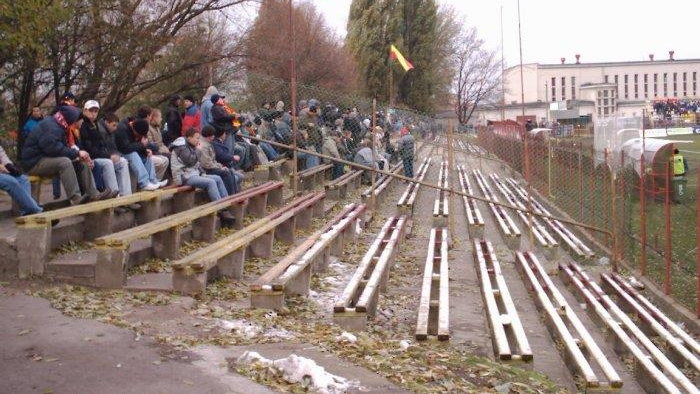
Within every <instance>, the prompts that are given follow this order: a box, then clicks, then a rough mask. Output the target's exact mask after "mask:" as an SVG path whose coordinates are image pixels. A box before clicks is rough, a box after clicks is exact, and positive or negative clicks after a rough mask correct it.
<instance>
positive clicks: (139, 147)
mask: <svg viewBox="0 0 700 394" xmlns="http://www.w3.org/2000/svg"><path fill="white" fill-rule="evenodd" d="M133 120H134V118H125V119H123V120H122V121H121V122H119V125H117V131H116V132H115V135H114V142H115V144H116V145H117V150H118V151H119V153H121V154H122V155H128V154H129V153H133V152H136V153H138V154H139V156H141V158H144V159H145V158H146V156H148V154H147V152H146V149H149V147H148V146H144V145H143V144H142V143H141V138H144V137H145V136H143V137H142V136H140V135H138V134H137V133H136V132H135V131H133V130H132V128H131V125H130V124H129V123H130V122H132V121H133Z"/></svg>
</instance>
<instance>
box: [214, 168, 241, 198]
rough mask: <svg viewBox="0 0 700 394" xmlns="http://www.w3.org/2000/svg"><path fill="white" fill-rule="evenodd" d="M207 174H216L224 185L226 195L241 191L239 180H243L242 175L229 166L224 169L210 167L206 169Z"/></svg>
mask: <svg viewBox="0 0 700 394" xmlns="http://www.w3.org/2000/svg"><path fill="white" fill-rule="evenodd" d="M207 174H210V175H218V176H219V177H220V178H221V180H222V181H224V185H225V186H226V191H227V192H228V195H229V196H230V195H233V194H236V193H240V192H241V182H242V181H243V176H242V175H241V174H239V173H238V172H237V171H235V170H232V169H230V168H225V169H211V170H207Z"/></svg>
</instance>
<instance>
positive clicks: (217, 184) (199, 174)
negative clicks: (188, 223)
mask: <svg viewBox="0 0 700 394" xmlns="http://www.w3.org/2000/svg"><path fill="white" fill-rule="evenodd" d="M199 137H200V135H199V132H198V131H197V130H196V129H194V128H190V129H189V130H187V131H186V132H185V136H184V137H180V138H178V139H176V140H175V141H174V142H173V144H172V146H171V147H172V153H171V156H170V162H171V163H172V165H171V167H172V172H173V180H174V181H175V184H176V185H188V186H192V187H196V188H199V189H204V190H206V191H207V194H208V195H209V200H211V201H217V200H220V199H222V198H224V197H228V191H227V190H226V186H225V185H224V181H223V180H222V179H221V177H220V176H218V175H213V174H207V173H206V172H204V170H203V169H202V165H201V164H200V163H199V158H198V155H197V148H198V147H199V144H200V142H199ZM220 217H221V218H222V219H225V220H234V217H233V215H232V214H231V212H229V211H226V210H225V211H222V212H221V213H220Z"/></svg>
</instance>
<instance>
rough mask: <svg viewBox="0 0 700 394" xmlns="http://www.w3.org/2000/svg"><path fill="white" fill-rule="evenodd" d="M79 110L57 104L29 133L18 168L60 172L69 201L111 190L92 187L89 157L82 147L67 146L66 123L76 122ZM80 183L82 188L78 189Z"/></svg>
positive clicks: (96, 196) (84, 199)
mask: <svg viewBox="0 0 700 394" xmlns="http://www.w3.org/2000/svg"><path fill="white" fill-rule="evenodd" d="M79 119H80V111H79V110H78V109H77V108H75V107H73V106H62V107H59V109H58V112H56V113H55V114H54V115H53V116H50V117H47V118H46V119H44V120H42V121H41V122H40V123H39V125H38V126H37V127H36V129H35V130H34V132H32V133H30V134H29V136H28V137H27V140H26V141H25V143H24V149H22V163H21V165H22V169H24V171H25V172H27V174H29V175H36V176H40V177H54V176H60V178H61V183H62V184H63V188H64V189H65V190H66V194H67V196H68V198H69V200H70V203H71V204H72V205H76V204H82V203H85V202H88V201H90V200H99V199H103V198H107V197H109V196H110V194H111V193H105V192H103V193H99V192H98V191H97V189H96V188H95V180H94V179H93V178H92V172H91V171H90V166H91V165H92V160H91V159H90V155H89V154H88V153H87V152H86V151H84V150H77V149H73V148H71V147H69V146H68V139H67V137H66V133H67V131H68V129H69V127H71V126H72V127H77V126H79V122H80V121H79ZM78 177H80V183H82V186H83V189H84V191H85V194H84V195H81V193H80V184H79V183H78Z"/></svg>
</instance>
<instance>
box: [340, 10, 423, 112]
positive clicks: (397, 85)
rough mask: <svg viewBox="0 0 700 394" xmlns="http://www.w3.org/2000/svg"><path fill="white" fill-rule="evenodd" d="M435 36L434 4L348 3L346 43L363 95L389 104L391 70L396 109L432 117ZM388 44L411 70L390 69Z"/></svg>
mask: <svg viewBox="0 0 700 394" xmlns="http://www.w3.org/2000/svg"><path fill="white" fill-rule="evenodd" d="M436 30H437V6H436V4H435V1H434V0H379V1H368V0H353V2H352V4H351V6H350V16H349V18H348V35H347V38H346V40H347V44H348V48H349V49H350V51H351V53H352V54H353V56H354V58H355V60H356V62H357V64H358V70H359V74H360V78H361V79H362V82H363V83H364V86H365V88H366V91H367V93H368V94H370V95H372V96H373V97H377V98H378V99H380V100H382V101H389V97H388V94H389V86H388V84H389V76H388V71H389V70H391V72H392V73H393V81H394V84H393V91H394V96H395V97H397V98H398V100H397V103H398V104H403V105H406V106H408V107H411V108H414V109H417V110H420V111H426V112H430V111H432V110H433V103H432V101H433V98H434V94H433V93H434V86H435V80H436V78H435V71H434V70H435V66H436V59H435V58H434V56H433V54H434V49H435V48H434V46H435V45H436V42H435V41H436V40H435V39H436V37H437V34H436ZM392 44H393V45H396V47H397V48H399V50H400V51H401V52H402V53H403V54H404V55H405V56H406V57H407V58H409V59H410V61H411V62H412V63H413V65H414V66H415V69H413V70H411V71H409V72H408V73H406V72H404V71H403V70H402V69H401V68H400V67H399V66H398V65H397V64H396V63H395V62H392V63H390V60H389V47H390V45H392Z"/></svg>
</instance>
